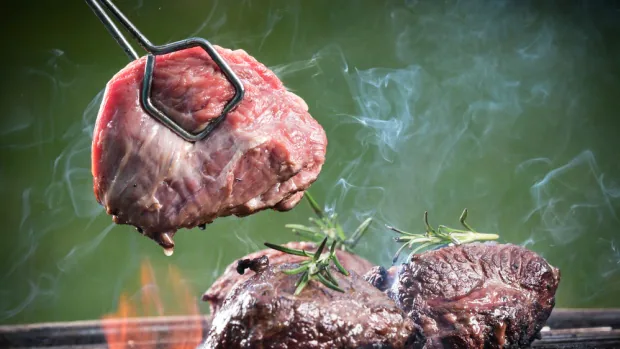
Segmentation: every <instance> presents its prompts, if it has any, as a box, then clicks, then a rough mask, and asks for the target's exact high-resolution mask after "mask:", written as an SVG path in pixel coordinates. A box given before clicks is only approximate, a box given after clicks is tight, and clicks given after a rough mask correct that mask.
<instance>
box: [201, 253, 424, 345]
mask: <svg viewBox="0 0 620 349" xmlns="http://www.w3.org/2000/svg"><path fill="white" fill-rule="evenodd" d="M261 258H264V259H267V260H268V258H267V257H261ZM260 262H261V263H260V264H261V266H262V269H261V270H256V273H255V274H253V275H252V276H251V277H250V278H248V279H247V280H245V281H243V282H241V283H239V284H237V285H236V286H234V287H233V288H232V290H231V291H230V293H229V294H228V296H227V297H226V300H225V301H224V303H223V305H222V307H221V309H220V310H219V311H218V312H217V313H216V314H215V316H214V317H213V321H212V324H211V329H210V332H209V334H208V335H207V339H206V340H205V342H204V343H203V345H202V347H201V349H233V348H234V349H240V348H248V349H249V348H256V349H263V348H270V349H291V348H296V349H332V348H343V349H354V348H355V349H361V348H377V349H379V348H385V349H388V348H390V349H405V348H413V343H414V342H415V336H416V331H415V328H414V325H413V322H412V321H411V319H409V318H407V315H406V314H405V313H404V312H403V311H402V310H400V309H399V308H398V307H397V306H396V305H395V304H394V301H392V300H391V299H390V298H388V297H387V296H386V295H385V294H384V293H383V292H381V291H379V290H378V289H376V288H375V287H373V286H372V285H371V284H370V283H368V282H366V281H365V280H364V279H363V278H362V277H361V276H358V274H356V273H355V272H353V271H350V273H351V275H350V276H344V275H342V274H340V273H339V272H337V271H336V269H335V268H334V269H333V272H332V274H333V275H334V277H335V278H336V280H337V281H338V284H339V286H340V287H341V288H342V289H343V290H344V291H345V292H344V293H341V292H338V291H334V290H331V289H329V288H327V287H325V286H324V285H323V284H321V283H319V282H317V281H311V282H310V283H309V284H308V285H307V286H306V287H305V288H304V289H303V291H302V292H301V293H300V294H299V295H298V296H294V291H295V288H296V282H297V281H298V280H299V277H300V275H287V274H285V273H283V272H282V271H283V270H288V269H292V268H296V267H298V266H299V264H294V263H293V264H289V263H283V264H279V265H275V266H272V265H268V263H267V265H265V263H262V261H260ZM257 264H259V263H257Z"/></svg>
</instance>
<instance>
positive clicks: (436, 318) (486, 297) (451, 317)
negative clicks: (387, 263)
mask: <svg viewBox="0 0 620 349" xmlns="http://www.w3.org/2000/svg"><path fill="white" fill-rule="evenodd" d="M364 277H365V279H366V280H368V281H370V282H371V283H372V284H373V285H375V286H376V287H377V288H379V289H380V290H382V291H385V292H386V294H387V295H388V296H389V297H390V298H392V299H393V300H394V301H395V302H396V304H397V306H398V307H399V308H401V309H403V310H404V311H405V312H406V313H407V314H408V315H409V317H410V318H411V319H412V320H413V321H414V322H415V324H416V326H417V327H418V329H419V333H420V336H419V337H420V338H423V339H422V340H420V341H418V343H417V346H418V347H421V348H422V347H423V348H427V349H434V348H446V349H448V348H522V347H528V346H529V345H530V344H531V343H532V341H533V340H534V339H535V338H536V336H537V335H538V334H539V333H540V330H541V329H542V327H543V326H544V324H545V322H546V321H547V318H548V317H549V315H550V314H551V311H552V309H553V307H554V305H555V292H556V290H557V288H558V285H559V282H560V271H559V270H558V269H557V268H555V267H553V266H551V265H550V264H549V263H548V262H547V261H546V260H545V259H544V258H542V257H541V256H539V255H538V254H536V253H534V252H532V251H530V250H528V249H526V248H523V247H520V246H516V245H512V244H496V243H471V244H464V245H457V246H449V247H444V248H440V249H438V250H434V251H428V252H424V253H421V254H416V255H414V256H413V258H412V259H411V260H410V261H409V262H408V263H404V264H402V265H400V266H397V267H392V268H390V269H389V270H385V269H384V268H382V267H375V268H373V269H372V270H371V271H370V272H368V273H367V274H366V275H365V276H364Z"/></svg>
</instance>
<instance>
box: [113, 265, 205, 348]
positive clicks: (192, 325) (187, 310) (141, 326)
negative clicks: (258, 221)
mask: <svg viewBox="0 0 620 349" xmlns="http://www.w3.org/2000/svg"><path fill="white" fill-rule="evenodd" d="M140 284H141V286H142V290H141V293H140V300H139V302H132V300H130V299H129V297H127V295H126V294H124V293H123V294H121V297H120V300H119V306H118V309H117V311H116V313H113V314H108V315H105V316H104V317H103V321H102V327H103V330H104V333H105V338H106V342H107V344H108V348H109V349H133V348H137V347H139V348H144V349H155V348H167V349H195V348H196V347H197V346H198V345H199V344H200V342H201V341H202V335H203V331H202V328H203V327H202V321H203V318H202V317H201V316H200V315H199V314H200V312H199V309H198V300H197V298H196V297H192V292H191V291H190V288H189V287H188V286H187V285H186V284H185V283H184V282H183V278H182V276H181V273H180V272H179V271H178V270H177V269H176V268H174V267H173V266H170V268H169V269H168V283H167V284H168V285H171V286H172V289H173V294H174V301H175V307H174V308H176V309H178V310H179V311H181V312H182V314H183V316H181V317H162V316H163V315H165V314H164V305H163V302H162V300H161V298H160V295H159V287H158V286H157V283H156V280H155V273H154V272H153V268H152V267H151V264H150V263H149V261H148V260H145V261H144V262H143V263H142V265H141V268H140ZM136 303H138V304H136ZM162 326H163V327H162ZM156 328H160V329H161V328H165V331H161V330H156ZM162 344H163V345H162Z"/></svg>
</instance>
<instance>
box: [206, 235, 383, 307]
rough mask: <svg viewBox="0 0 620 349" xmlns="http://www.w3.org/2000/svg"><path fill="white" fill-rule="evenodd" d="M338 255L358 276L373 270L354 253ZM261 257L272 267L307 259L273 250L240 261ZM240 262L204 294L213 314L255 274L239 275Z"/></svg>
mask: <svg viewBox="0 0 620 349" xmlns="http://www.w3.org/2000/svg"><path fill="white" fill-rule="evenodd" d="M284 246H286V247H289V248H295V249H299V250H306V251H309V252H310V251H316V249H317V247H318V246H317V245H316V244H313V243H310V242H289V243H288V244H285V245H284ZM336 255H337V256H338V260H339V261H340V263H342V265H343V266H344V267H345V268H346V269H347V270H348V271H353V272H355V273H357V274H358V275H363V274H364V273H366V272H367V271H369V270H370V268H372V266H373V265H372V264H371V263H370V262H369V261H367V260H365V259H364V258H362V257H360V256H357V255H354V254H352V253H349V252H346V251H340V250H337V251H336ZM261 256H267V257H268V258H269V263H270V264H271V265H279V264H282V263H299V262H301V261H302V260H304V259H305V257H300V256H295V255H291V254H286V253H283V252H280V251H276V250H273V249H266V250H262V251H258V252H254V253H251V254H249V255H247V256H245V257H243V258H241V259H240V261H243V260H246V259H255V258H259V257H261ZM237 265H238V262H234V263H232V264H230V265H229V266H227V267H226V269H225V270H224V273H223V274H222V275H221V276H220V277H219V278H218V279H217V280H215V282H214V283H213V285H211V287H210V288H209V289H208V290H207V292H205V293H204V295H203V296H202V299H203V300H204V301H208V302H209V304H210V306H211V314H214V313H215V312H216V311H217V310H218V309H219V308H220V307H221V305H222V302H223V301H224V299H225V298H226V295H228V292H230V290H231V289H232V288H233V286H235V285H236V284H239V283H241V282H243V281H246V280H247V279H249V278H250V277H251V276H252V275H254V272H252V271H245V272H244V274H239V273H238V272H237Z"/></svg>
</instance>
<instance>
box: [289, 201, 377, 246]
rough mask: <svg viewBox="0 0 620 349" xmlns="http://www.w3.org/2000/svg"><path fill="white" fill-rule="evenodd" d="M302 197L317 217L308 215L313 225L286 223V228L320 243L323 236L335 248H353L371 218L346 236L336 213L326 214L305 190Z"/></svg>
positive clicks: (308, 239)
mask: <svg viewBox="0 0 620 349" xmlns="http://www.w3.org/2000/svg"><path fill="white" fill-rule="evenodd" d="M304 197H305V198H306V199H307V200H308V203H309V204H310V207H311V208H312V210H313V211H314V213H315V214H316V216H317V218H314V217H310V218H309V220H310V223H312V225H313V226H305V225H302V224H287V225H285V227H286V228H289V229H292V230H293V233H295V234H297V235H299V236H300V237H302V238H304V239H306V240H307V241H311V242H314V243H317V244H318V243H320V242H321V241H322V240H323V239H324V238H325V237H327V238H329V239H330V240H332V241H334V242H335V243H336V248H340V249H341V250H344V251H346V250H349V251H350V250H351V249H353V248H355V246H356V245H357V243H358V242H359V240H360V238H361V237H362V235H364V233H365V232H366V231H367V230H368V227H369V226H370V223H371V222H372V218H367V219H366V220H364V221H363V222H362V224H360V225H359V226H358V227H357V229H355V231H354V232H353V234H351V236H350V237H348V238H347V236H346V234H345V232H344V230H343V229H342V226H341V225H340V223H339V222H338V214H336V213H332V214H330V215H327V214H326V213H325V212H323V210H322V209H321V207H319V204H317V202H316V201H315V200H314V198H313V197H312V196H311V195H310V194H309V193H308V192H306V193H305V194H304Z"/></svg>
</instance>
